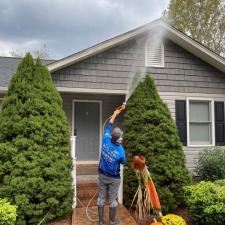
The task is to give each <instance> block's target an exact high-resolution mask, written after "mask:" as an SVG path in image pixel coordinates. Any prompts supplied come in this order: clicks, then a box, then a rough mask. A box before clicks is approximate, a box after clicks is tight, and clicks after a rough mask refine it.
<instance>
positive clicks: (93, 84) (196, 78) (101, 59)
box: [53, 37, 225, 94]
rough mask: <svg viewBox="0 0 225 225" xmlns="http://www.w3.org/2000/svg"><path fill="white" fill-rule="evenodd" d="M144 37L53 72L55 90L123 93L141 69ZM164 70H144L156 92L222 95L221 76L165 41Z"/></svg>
mask: <svg viewBox="0 0 225 225" xmlns="http://www.w3.org/2000/svg"><path fill="white" fill-rule="evenodd" d="M145 40H146V38H145V37H140V38H139V39H137V40H131V41H129V42H127V43H125V44H122V45H120V46H117V47H114V48H112V49H110V50H107V51H105V52H103V53H100V54H98V55H95V56H93V57H91V58H89V59H86V60H84V61H82V62H79V63H76V64H74V65H71V66H69V67H67V68H64V69H61V70H59V71H57V72H54V73H53V80H54V82H55V84H56V86H59V87H75V88H90V89H91V88H94V89H102V88H104V89H112V90H117V89H119V90H121V89H122V90H126V85H127V83H128V79H129V77H130V76H131V74H132V72H133V71H142V72H144V71H146V70H145V55H144V52H145V51H144V44H145ZM164 49H165V51H164V54H165V66H164V68H147V71H148V72H150V73H151V74H152V76H153V78H154V79H155V82H156V85H157V87H158V90H159V91H166V92H170V91H172V92H194V93H206V94H207V93H208V94H210V93H214V94H225V74H224V73H222V72H220V71H219V70H217V69H215V68H214V67H212V66H211V65H209V64H207V63H205V62H204V61H202V60H201V59H199V58H197V57H195V56H194V55H192V54H191V53H189V52H188V51H186V50H185V49H183V48H181V47H179V46H178V45H176V44H174V43H172V42H171V41H169V40H166V41H165V46H164Z"/></svg>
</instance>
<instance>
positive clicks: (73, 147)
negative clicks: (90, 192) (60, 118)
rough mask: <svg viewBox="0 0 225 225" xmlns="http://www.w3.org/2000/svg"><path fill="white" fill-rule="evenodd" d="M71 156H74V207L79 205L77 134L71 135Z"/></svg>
mask: <svg viewBox="0 0 225 225" xmlns="http://www.w3.org/2000/svg"><path fill="white" fill-rule="evenodd" d="M70 142H71V158H72V171H71V175H72V179H73V181H72V188H73V189H74V195H73V205H72V208H76V206H77V173H76V136H71V138H70Z"/></svg>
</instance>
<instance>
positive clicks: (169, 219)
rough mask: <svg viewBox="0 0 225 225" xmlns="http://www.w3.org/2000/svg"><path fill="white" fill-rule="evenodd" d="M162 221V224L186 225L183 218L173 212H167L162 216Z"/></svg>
mask: <svg viewBox="0 0 225 225" xmlns="http://www.w3.org/2000/svg"><path fill="white" fill-rule="evenodd" d="M162 223H163V224H164V225H186V223H185V221H184V219H183V218H182V217H180V216H177V215H174V214H167V215H165V216H163V217H162Z"/></svg>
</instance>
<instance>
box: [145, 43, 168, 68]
mask: <svg viewBox="0 0 225 225" xmlns="http://www.w3.org/2000/svg"><path fill="white" fill-rule="evenodd" d="M145 66H146V67H164V45H163V43H162V41H161V40H160V39H159V40H157V39H149V40H147V42H146V43H145Z"/></svg>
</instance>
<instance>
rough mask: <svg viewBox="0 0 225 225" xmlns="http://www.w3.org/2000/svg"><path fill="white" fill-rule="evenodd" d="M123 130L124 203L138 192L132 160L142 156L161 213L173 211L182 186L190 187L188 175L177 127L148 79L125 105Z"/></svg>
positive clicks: (148, 77) (128, 201) (181, 198)
mask: <svg viewBox="0 0 225 225" xmlns="http://www.w3.org/2000/svg"><path fill="white" fill-rule="evenodd" d="M124 129H125V130H124V145H125V148H126V154H127V169H126V170H125V175H124V198H125V203H126V204H128V205H129V204H130V203H131V201H132V199H133V197H134V194H135V191H136V190H137V178H136V176H135V172H134V170H133V168H132V160H133V157H134V156H135V155H142V156H144V157H145V158H146V161H147V166H148V168H149V171H150V172H151V174H152V178H153V180H154V182H155V185H156V188H157V190H158V193H159V197H160V200H161V204H162V207H163V209H164V210H165V211H173V210H174V209H176V208H177V207H178V206H179V205H180V204H181V203H182V201H183V199H184V195H183V186H184V185H187V184H189V183H190V175H189V172H188V170H187V168H186V167H185V159H184V152H183V149H182V145H181V143H180V141H179V137H178V132H177V129H176V125H175V123H174V121H173V119H172V117H171V114H170V111H169V109H168V107H167V105H166V104H165V103H163V101H162V100H161V99H160V97H159V95H158V92H157V90H156V87H155V84H154V81H153V79H152V78H151V77H150V76H149V75H148V76H147V77H146V78H145V80H144V81H143V82H142V83H140V84H139V86H138V87H137V88H136V90H135V91H134V93H133V95H132V96H131V98H130V99H129V101H128V104H127V110H126V113H125V116H124Z"/></svg>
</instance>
